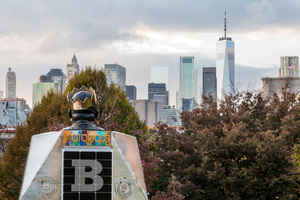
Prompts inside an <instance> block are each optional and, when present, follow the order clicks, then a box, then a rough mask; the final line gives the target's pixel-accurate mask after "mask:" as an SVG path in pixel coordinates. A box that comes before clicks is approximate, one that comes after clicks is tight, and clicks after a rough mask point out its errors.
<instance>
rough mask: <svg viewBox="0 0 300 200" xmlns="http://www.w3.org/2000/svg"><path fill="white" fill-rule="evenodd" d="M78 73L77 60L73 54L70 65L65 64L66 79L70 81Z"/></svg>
mask: <svg viewBox="0 0 300 200" xmlns="http://www.w3.org/2000/svg"><path fill="white" fill-rule="evenodd" d="M79 73H80V69H79V65H78V63H77V58H76V56H75V53H74V56H73V58H72V61H71V64H67V79H68V80H70V79H71V78H73V77H74V75H75V74H79Z"/></svg>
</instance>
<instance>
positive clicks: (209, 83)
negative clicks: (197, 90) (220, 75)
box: [202, 67, 217, 101]
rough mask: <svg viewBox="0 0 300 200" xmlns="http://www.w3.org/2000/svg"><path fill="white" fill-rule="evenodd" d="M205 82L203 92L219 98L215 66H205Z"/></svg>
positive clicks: (203, 78)
mask: <svg viewBox="0 0 300 200" xmlns="http://www.w3.org/2000/svg"><path fill="white" fill-rule="evenodd" d="M202 75H203V77H202V80H203V84H202V91H203V92H202V94H203V95H205V96H206V97H209V95H211V96H212V97H213V99H214V100H215V101H216V100H217V77H216V68H215V67H203V74H202Z"/></svg>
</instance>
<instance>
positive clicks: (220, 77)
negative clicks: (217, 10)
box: [216, 7, 235, 100]
mask: <svg viewBox="0 0 300 200" xmlns="http://www.w3.org/2000/svg"><path fill="white" fill-rule="evenodd" d="M216 47H217V58H216V69H217V70H216V72H217V98H218V100H224V99H225V96H226V95H230V94H232V95H234V94H235V80H234V68H235V67H234V42H233V41H232V39H231V38H230V37H227V36H226V7H225V16H224V37H221V38H219V41H217V45H216Z"/></svg>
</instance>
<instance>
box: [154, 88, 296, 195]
mask: <svg viewBox="0 0 300 200" xmlns="http://www.w3.org/2000/svg"><path fill="white" fill-rule="evenodd" d="M204 98H205V101H204V102H205V104H202V105H199V106H198V107H197V108H196V109H194V110H193V111H185V112H183V113H182V115H181V119H182V122H183V126H182V127H181V129H180V130H179V131H176V130H175V129H174V128H171V127H168V126H166V125H164V124H158V125H157V127H156V133H157V137H156V141H157V145H158V148H159V149H158V152H159V157H160V158H161V160H162V162H160V164H159V167H160V168H161V169H162V173H160V176H159V180H158V181H161V182H164V183H167V181H166V180H177V181H179V182H181V183H182V186H181V187H180V188H181V189H180V191H181V193H182V194H183V195H184V196H185V197H186V199H193V200H194V199H265V200H267V199H270V200H271V199H299V196H300V195H299V194H298V193H297V192H296V189H297V188H299V184H300V179H299V172H298V171H297V170H295V167H294V166H293V162H292V154H293V146H294V145H295V144H296V143H297V142H298V141H297V138H298V136H299V126H298V123H299V122H298V121H299V108H300V105H299V101H297V100H296V95H295V94H291V93H288V92H286V93H284V95H283V96H282V97H281V98H279V97H278V96H277V95H274V97H272V98H267V99H263V98H262V94H261V93H260V92H247V93H241V94H237V95H236V96H227V97H226V98H225V100H224V101H222V102H220V103H219V107H217V104H216V102H214V101H213V100H212V98H206V97H204ZM291 125H293V126H291ZM166 186H167V184H165V185H162V186H161V188H160V189H161V190H164V191H166Z"/></svg>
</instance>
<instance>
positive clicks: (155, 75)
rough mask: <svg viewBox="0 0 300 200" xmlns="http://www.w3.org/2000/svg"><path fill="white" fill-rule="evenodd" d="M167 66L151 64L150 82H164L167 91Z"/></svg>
mask: <svg viewBox="0 0 300 200" xmlns="http://www.w3.org/2000/svg"><path fill="white" fill-rule="evenodd" d="M169 79H170V75H169V67H167V66H151V83H165V84H166V89H167V91H170V90H169Z"/></svg>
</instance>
